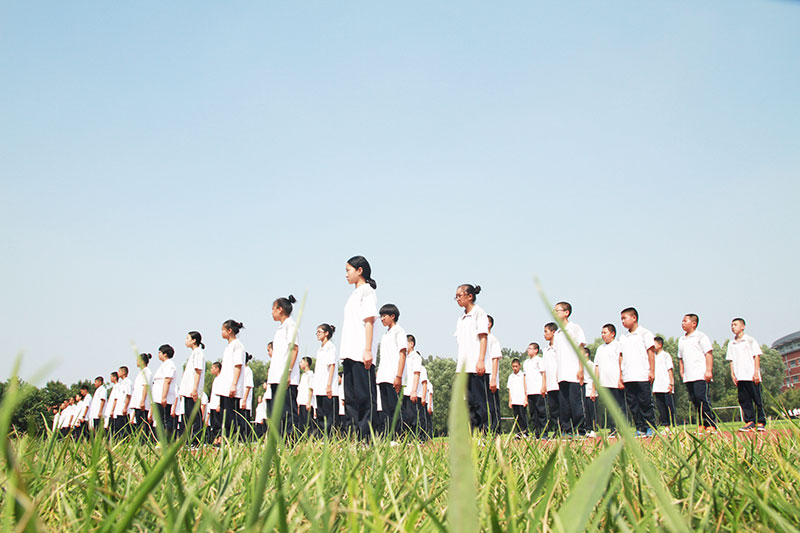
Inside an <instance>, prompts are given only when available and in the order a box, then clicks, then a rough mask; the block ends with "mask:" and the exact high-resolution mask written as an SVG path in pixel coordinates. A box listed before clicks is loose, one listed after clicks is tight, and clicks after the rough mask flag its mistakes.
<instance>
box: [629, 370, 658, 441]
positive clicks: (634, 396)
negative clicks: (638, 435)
mask: <svg viewBox="0 0 800 533" xmlns="http://www.w3.org/2000/svg"><path fill="white" fill-rule="evenodd" d="M625 402H626V403H627V404H628V409H629V410H630V412H631V416H632V417H633V425H634V426H636V429H637V430H638V431H647V429H648V428H650V427H655V425H656V415H655V412H654V411H653V393H652V391H651V388H650V382H649V381H626V382H625Z"/></svg>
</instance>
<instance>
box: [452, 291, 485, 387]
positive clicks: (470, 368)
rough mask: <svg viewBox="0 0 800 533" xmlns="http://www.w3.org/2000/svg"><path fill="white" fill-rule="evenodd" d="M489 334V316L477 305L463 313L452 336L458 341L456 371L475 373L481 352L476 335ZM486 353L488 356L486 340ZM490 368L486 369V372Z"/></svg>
mask: <svg viewBox="0 0 800 533" xmlns="http://www.w3.org/2000/svg"><path fill="white" fill-rule="evenodd" d="M481 334H486V335H487V336H488V335H489V317H488V315H487V314H486V311H484V310H483V309H481V307H480V306H479V305H474V306H473V307H472V311H470V312H469V313H463V314H462V315H461V316H460V317H458V321H457V322H456V332H455V333H454V336H455V338H456V341H457V342H458V364H457V366H456V370H457V371H458V372H467V373H468V374H475V373H476V372H477V370H476V368H477V366H478V357H479V356H480V352H481V341H480V337H479V336H478V335H481ZM486 355H487V356H489V346H488V341H487V346H486ZM489 370H491V368H490V369H487V372H488V371H489Z"/></svg>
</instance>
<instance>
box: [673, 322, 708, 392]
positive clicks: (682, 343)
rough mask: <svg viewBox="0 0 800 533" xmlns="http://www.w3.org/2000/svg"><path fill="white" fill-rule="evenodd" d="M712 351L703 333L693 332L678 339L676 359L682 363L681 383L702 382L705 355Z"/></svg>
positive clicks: (706, 336) (704, 370) (704, 371)
mask: <svg viewBox="0 0 800 533" xmlns="http://www.w3.org/2000/svg"><path fill="white" fill-rule="evenodd" d="M712 350H713V346H711V341H710V340H709V338H708V335H706V334H705V333H703V332H701V331H698V330H694V331H693V332H692V334H691V335H684V336H683V337H681V338H680V339H678V359H681V360H682V361H683V382H684V383H691V382H692V381H703V379H704V376H705V374H706V354H707V353H708V352H710V351H712Z"/></svg>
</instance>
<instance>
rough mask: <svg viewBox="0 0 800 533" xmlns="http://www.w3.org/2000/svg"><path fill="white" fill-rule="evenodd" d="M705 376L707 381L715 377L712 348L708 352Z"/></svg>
mask: <svg viewBox="0 0 800 533" xmlns="http://www.w3.org/2000/svg"><path fill="white" fill-rule="evenodd" d="M703 378H704V379H705V380H706V381H711V380H712V379H714V353H713V352H712V351H711V350H709V351H707V352H706V373H705V375H704V376H703Z"/></svg>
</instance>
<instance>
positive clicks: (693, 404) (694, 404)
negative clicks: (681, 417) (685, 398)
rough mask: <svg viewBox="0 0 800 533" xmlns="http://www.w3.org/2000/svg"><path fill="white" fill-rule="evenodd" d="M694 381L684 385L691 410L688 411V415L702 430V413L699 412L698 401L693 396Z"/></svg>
mask: <svg viewBox="0 0 800 533" xmlns="http://www.w3.org/2000/svg"><path fill="white" fill-rule="evenodd" d="M696 383H697V382H696V381H689V382H687V383H686V384H685V385H686V393H687V394H688V395H689V404H690V405H691V409H690V410H689V412H690V413H692V414H693V415H694V418H695V421H696V422H697V425H698V426H700V427H701V428H702V426H703V417H702V411H701V410H700V402H699V401H698V399H697V397H696V396H695V384H696Z"/></svg>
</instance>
